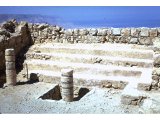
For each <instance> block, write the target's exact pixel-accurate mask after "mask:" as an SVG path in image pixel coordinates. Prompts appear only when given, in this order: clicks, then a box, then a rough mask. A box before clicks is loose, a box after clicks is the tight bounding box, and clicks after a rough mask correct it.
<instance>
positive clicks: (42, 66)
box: [25, 60, 147, 77]
mask: <svg viewBox="0 0 160 120" xmlns="http://www.w3.org/2000/svg"><path fill="white" fill-rule="evenodd" d="M25 63H27V66H28V70H52V71H56V72H57V71H60V70H61V69H63V68H72V69H74V71H75V73H78V72H85V73H86V74H90V73H91V74H96V75H97V74H101V75H108V76H119V75H120V76H121V75H122V76H135V77H140V76H141V73H142V71H143V70H145V68H136V67H122V66H114V65H101V64H84V63H69V62H61V61H59V62H58V61H56V62H55V61H50V60H47V61H46V60H26V61H25ZM146 69H147V68H146Z"/></svg>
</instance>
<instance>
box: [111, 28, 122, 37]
mask: <svg viewBox="0 0 160 120" xmlns="http://www.w3.org/2000/svg"><path fill="white" fill-rule="evenodd" d="M112 34H113V35H117V36H120V35H121V29H120V28H113V29H112Z"/></svg>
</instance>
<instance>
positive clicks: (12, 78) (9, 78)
mask: <svg viewBox="0 0 160 120" xmlns="http://www.w3.org/2000/svg"><path fill="white" fill-rule="evenodd" d="M5 60H6V85H7V86H15V85H16V69H15V52H14V49H6V50H5Z"/></svg>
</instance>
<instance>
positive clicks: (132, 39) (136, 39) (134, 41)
mask: <svg viewBox="0 0 160 120" xmlns="http://www.w3.org/2000/svg"><path fill="white" fill-rule="evenodd" d="M130 43H132V44H136V43H138V38H131V40H130Z"/></svg>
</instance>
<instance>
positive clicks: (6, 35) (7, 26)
mask: <svg viewBox="0 0 160 120" xmlns="http://www.w3.org/2000/svg"><path fill="white" fill-rule="evenodd" d="M30 44H31V36H30V31H29V29H28V23H26V22H20V23H18V22H16V20H11V21H7V22H4V23H2V24H0V58H1V60H0V74H2V73H4V71H5V49H7V48H14V49H15V53H16V55H18V54H19V53H20V52H21V50H22V49H23V48H25V47H26V46H28V45H30ZM17 62H18V61H17Z"/></svg>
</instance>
